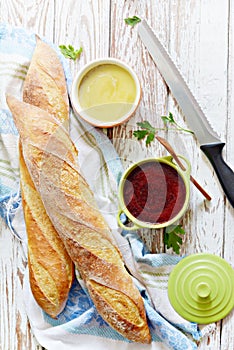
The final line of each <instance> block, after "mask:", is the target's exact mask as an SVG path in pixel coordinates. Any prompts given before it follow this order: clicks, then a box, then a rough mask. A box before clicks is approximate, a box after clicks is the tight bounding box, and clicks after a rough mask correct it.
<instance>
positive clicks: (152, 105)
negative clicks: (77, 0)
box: [110, 0, 169, 252]
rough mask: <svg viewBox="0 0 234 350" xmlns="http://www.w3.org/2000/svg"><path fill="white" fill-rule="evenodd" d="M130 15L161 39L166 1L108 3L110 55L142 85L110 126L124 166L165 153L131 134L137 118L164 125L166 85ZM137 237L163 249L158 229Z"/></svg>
mask: <svg viewBox="0 0 234 350" xmlns="http://www.w3.org/2000/svg"><path fill="white" fill-rule="evenodd" d="M156 14H157V18H160V20H158V21H155V18H156ZM134 15H138V16H139V17H140V18H142V19H143V18H147V20H148V21H149V23H150V24H152V25H153V27H154V29H155V30H156V31H157V32H158V33H159V35H160V37H161V38H162V40H163V41H164V42H165V41H166V38H167V35H168V31H169V27H168V26H169V23H168V18H169V2H168V1H163V0H161V1H151V2H150V1H149V2H147V1H142V2H140V1H139V2H137V1H127V2H126V1H116V2H113V3H112V6H111V34H112V36H111V43H110V45H111V46H110V55H111V56H112V57H116V58H119V59H121V60H123V61H124V62H126V63H127V64H129V65H130V66H131V67H132V68H133V69H134V70H135V72H136V73H137V75H138V77H139V80H140V83H141V86H142V99H141V102H140V105H139V107H138V109H137V111H136V113H135V115H134V116H133V117H132V118H131V119H130V120H129V122H128V123H126V124H124V125H121V126H118V127H116V128H114V129H113V133H112V140H113V144H114V146H115V148H116V149H117V152H118V153H119V155H120V157H121V158H122V160H123V165H124V167H125V168H126V167H127V166H129V165H130V164H131V162H133V161H136V160H138V159H142V158H145V157H151V156H156V157H160V156H162V155H165V150H164V149H163V148H162V146H161V145H160V144H159V143H157V142H155V143H154V144H153V145H152V146H151V147H148V148H147V147H146V146H145V142H141V143H140V142H139V141H137V140H136V138H134V136H133V130H136V129H137V125H136V123H137V122H138V121H143V120H148V121H149V122H150V123H151V124H152V125H153V126H154V127H156V128H162V127H164V125H163V122H162V119H161V118H160V116H161V115H164V114H165V113H166V111H167V95H168V90H167V87H166V86H165V84H164V81H163V79H162V77H161V75H160V73H159V71H158V70H157V67H156V66H155V64H154V63H153V62H152V60H151V58H150V56H149V54H148V52H147V50H146V49H145V48H144V46H143V44H142V43H141V41H140V39H139V38H138V35H137V29H136V28H134V27H133V28H132V27H130V26H128V25H126V24H125V22H124V19H125V18H127V17H132V16H134ZM123 140H124V142H123ZM141 237H142V239H143V240H144V241H145V243H146V245H147V246H148V248H150V249H151V251H154V252H162V251H163V250H164V245H163V235H162V231H160V230H157V231H155V230H152V231H150V232H149V231H147V230H143V231H141ZM152 242H153V245H152Z"/></svg>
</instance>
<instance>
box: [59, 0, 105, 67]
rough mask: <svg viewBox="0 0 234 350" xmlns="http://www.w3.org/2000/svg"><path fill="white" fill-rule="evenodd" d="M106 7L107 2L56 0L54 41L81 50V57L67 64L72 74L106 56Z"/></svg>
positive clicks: (102, 0)
mask: <svg viewBox="0 0 234 350" xmlns="http://www.w3.org/2000/svg"><path fill="white" fill-rule="evenodd" d="M109 7H110V1H109V0H98V1H75V0H68V1H56V3H55V18H54V31H55V38H54V42H55V43H56V44H58V45H60V44H66V45H68V44H71V45H73V46H74V47H75V48H79V47H80V46H82V48H83V52H82V54H81V56H80V58H79V59H78V60H77V61H75V62H74V61H72V60H71V61H70V68H71V71H72V74H74V73H75V72H77V71H78V70H79V69H80V68H81V67H83V65H84V64H86V63H87V62H89V61H91V60H93V59H97V58H101V57H106V56H108V52H109V36H110V33H109Z"/></svg>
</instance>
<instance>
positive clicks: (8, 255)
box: [0, 0, 234, 350]
mask: <svg viewBox="0 0 234 350" xmlns="http://www.w3.org/2000/svg"><path fill="white" fill-rule="evenodd" d="M133 15H138V16H139V17H141V18H146V19H147V20H148V22H149V24H150V25H151V26H152V27H153V28H154V30H155V31H156V32H157V33H158V35H159V37H160V38H161V40H162V42H163V43H164V45H165V46H166V47H167V48H168V50H169V52H170V53H171V55H172V57H173V58H174V60H175V61H176V62H177V64H178V65H179V67H180V68H181V71H182V73H183V74H184V76H185V78H186V80H187V81H188V82H189V85H190V86H191V88H192V90H193V92H194V93H195V95H196V96H197V98H198V100H199V101H200V104H201V106H202V107H203V109H204V111H205V112H206V114H207V116H208V119H209V120H210V122H211V123H212V125H213V127H214V129H215V130H216V131H217V132H218V134H219V135H220V137H221V139H222V140H223V141H224V142H226V147H225V150H224V157H225V158H226V160H227V162H228V163H229V164H230V165H234V141H233V138H232V137H233V136H234V116H233V115H234V103H233V101H234V1H233V0H141V1H140V0H139V1H137V0H135V1H134V0H132V1H130V0H64V1H62V0H53V1H52V0H40V1H32V0H5V1H3V0H1V2H0V22H8V23H10V24H11V25H14V26H15V25H16V26H22V27H24V28H26V29H27V30H28V31H30V32H32V33H38V34H39V35H41V36H45V37H46V38H47V39H48V40H50V41H52V42H54V43H55V44H72V45H73V46H75V47H77V48H78V47H79V46H80V45H81V46H82V47H83V54H82V55H81V57H80V59H79V60H78V61H77V62H73V61H72V62H70V67H71V70H72V72H73V73H74V72H75V71H77V70H78V69H79V68H81V67H82V66H83V65H84V64H85V63H86V62H88V61H90V60H91V59H94V58H99V57H107V56H112V57H116V58H119V59H122V60H124V61H125V62H126V63H128V64H129V65H131V66H132V67H133V68H134V69H135V70H136V72H137V74H138V76H139V78H140V81H141V84H142V89H143V96H142V101H141V104H140V106H139V108H138V110H137V113H136V115H135V116H134V117H133V118H132V119H131V120H130V121H129V122H128V123H127V124H126V125H122V126H119V127H116V128H114V129H113V130H109V131H108V135H109V136H110V138H112V140H113V143H114V145H115V147H116V149H117V151H118V152H119V154H120V156H121V157H123V160H124V159H127V160H129V159H130V158H131V159H136V157H137V156H139V155H140V157H141V156H145V155H150V154H154V155H157V156H160V155H164V154H166V152H165V150H163V148H162V147H161V146H160V145H159V144H157V143H156V142H155V143H154V145H153V146H151V147H150V148H148V149H146V147H145V145H144V143H141V144H140V143H139V142H136V140H133V136H132V130H134V129H136V122H137V121H141V120H144V119H147V120H149V121H150V122H151V124H152V125H154V126H155V127H158V128H162V127H163V125H162V121H161V118H160V116H161V115H165V114H167V113H168V111H171V112H172V113H173V114H174V116H175V118H176V120H177V121H178V122H179V123H180V124H182V125H184V126H186V122H185V119H184V117H183V114H182V112H181V110H180V109H179V107H178V106H177V104H176V103H175V101H174V99H173V97H172V95H171V94H170V92H169V91H168V89H167V87H166V85H165V84H164V81H163V79H162V77H161V76H160V74H159V72H158V70H157V67H156V66H155V65H154V63H153V62H152V60H151V58H150V56H149V54H148V53H147V52H146V51H145V49H144V47H143V45H142V44H141V42H140V40H139V39H138V37H137V31H136V29H135V28H131V27H129V26H127V25H126V24H125V23H124V18H126V17H129V16H133ZM161 135H162V136H166V137H167V138H168V140H169V141H170V142H171V144H172V145H173V146H174V147H175V148H176V150H177V152H178V153H181V154H184V155H185V156H187V157H188V158H189V159H190V161H191V163H192V174H193V176H194V177H195V178H196V179H197V180H198V181H199V182H200V183H201V184H202V185H203V186H204V188H205V189H206V190H207V191H208V192H209V193H210V194H211V196H212V201H211V202H210V203H209V202H207V201H205V200H204V199H203V197H202V196H201V194H200V193H199V192H198V191H197V190H196V188H195V187H194V186H192V187H191V201H190V205H189V209H188V211H187V213H186V215H185V216H184V218H183V221H182V222H181V223H182V225H183V226H184V228H185V230H186V232H187V233H186V236H185V238H184V242H183V248H182V250H181V253H185V252H186V253H188V254H190V253H195V252H210V253H214V254H217V255H219V256H222V257H224V258H225V259H226V260H227V261H228V262H229V263H231V264H234V258H233V257H234V244H233V237H234V209H233V208H232V207H231V206H230V205H229V203H228V201H227V200H226V198H225V197H224V195H223V191H222V189H221V187H220V185H219V183H218V181H217V178H216V175H215V174H214V172H213V170H212V168H211V166H210V164H209V162H208V160H207V159H206V158H205V156H204V155H203V154H202V152H201V151H200V149H199V145H198V143H197V142H196V139H195V137H193V136H190V135H185V134H181V133H180V134H178V133H176V132H170V131H169V132H168V134H165V132H163V131H162V132H161ZM123 139H124V140H125V142H123ZM139 150H140V152H139ZM142 236H143V239H145V241H146V243H147V244H148V246H149V247H150V248H151V250H152V251H154V252H162V251H165V248H164V245H163V239H162V237H163V233H162V232H153V233H151V235H150V236H149V233H148V232H144V233H143V234H142ZM0 252H1V256H0V278H1V284H0V293H1V294H0V332H1V334H0V349H1V350H15V349H18V350H26V349H27V350H35V349H41V347H40V345H38V344H37V342H36V340H35V339H34V337H33V335H32V333H31V332H30V326H29V323H28V321H27V317H26V314H25V311H24V306H23V301H22V277H23V273H24V269H25V265H26V262H25V260H24V258H23V256H22V250H21V246H20V244H19V242H18V241H16V240H15V239H14V238H13V237H12V236H11V235H10V233H9V231H8V230H7V229H6V228H5V226H4V225H3V223H2V225H1V231H0ZM199 349H202V350H205V349H206V350H208V349H210V350H218V349H221V350H233V349H234V314H233V312H232V313H231V314H230V315H229V316H227V317H226V318H225V319H224V320H223V321H220V322H218V323H217V328H216V331H215V332H213V334H211V335H210V336H209V337H208V338H206V339H204V340H203V341H202V342H201V344H200V345H199Z"/></svg>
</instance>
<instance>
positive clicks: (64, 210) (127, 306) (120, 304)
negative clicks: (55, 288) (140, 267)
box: [7, 96, 151, 343]
mask: <svg viewBox="0 0 234 350" xmlns="http://www.w3.org/2000/svg"><path fill="white" fill-rule="evenodd" d="M7 103H8V106H9V108H10V110H11V112H12V114H13V116H14V121H15V124H16V126H17V129H18V131H19V133H20V137H21V141H22V148H23V155H24V159H25V161H26V164H27V168H28V170H29V172H30V175H31V177H32V179H33V182H34V184H35V187H36V189H37V190H38V192H39V193H40V195H41V198H42V201H43V204H44V206H45V208H46V211H47V213H48V215H49V217H50V219H51V221H52V223H53V225H54V227H55V228H56V230H57V232H58V233H59V235H60V237H61V239H62V241H63V242H64V245H65V247H66V249H67V252H68V253H69V255H70V257H71V259H72V260H73V262H74V263H75V266H76V267H77V269H78V271H79V273H80V275H81V277H82V278H83V280H84V283H85V285H86V287H87V289H88V292H89V293H90V296H91V298H92V300H93V302H94V304H95V306H96V308H97V310H98V312H99V313H100V315H101V316H102V317H103V319H104V320H106V322H107V323H108V324H109V325H110V326H112V327H113V328H114V329H115V330H116V331H118V332H119V333H120V334H122V335H123V336H124V337H126V338H128V339H129V340H132V341H136V342H140V343H149V342H150V341H151V337H150V333H149V328H148V325H147V320H146V314H145V309H144V304H143V300H142V298H141V295H140V293H139V291H138V289H137V288H136V287H135V285H134V283H133V281H132V278H131V276H130V275H129V274H128V272H127V270H126V269H125V267H124V263H123V260H122V257H121V255H120V252H119V250H118V248H117V246H116V243H115V241H114V239H113V237H112V235H111V231H110V228H109V227H108V225H107V223H106V222H105V220H104V218H103V216H102V215H101V214H100V211H99V209H98V207H97V205H96V204H95V200H94V196H93V193H92V191H91V189H90V188H89V186H88V184H87V183H86V181H85V179H84V178H83V177H82V175H81V174H80V172H79V170H78V169H77V167H76V166H75V165H74V164H73V163H72V162H70V160H69V157H67V154H69V152H70V153H72V151H71V149H72V147H74V146H73V144H72V142H71V140H70V137H69V134H68V133H67V132H66V130H65V129H64V128H63V127H62V126H61V125H59V124H57V123H56V120H55V119H54V118H53V117H52V116H50V115H49V114H48V113H47V112H45V111H43V110H41V109H39V108H37V107H34V106H32V105H30V104H26V103H24V102H21V101H18V100H17V99H15V98H14V97H12V96H7ZM38 120H40V123H38ZM69 145H70V146H69Z"/></svg>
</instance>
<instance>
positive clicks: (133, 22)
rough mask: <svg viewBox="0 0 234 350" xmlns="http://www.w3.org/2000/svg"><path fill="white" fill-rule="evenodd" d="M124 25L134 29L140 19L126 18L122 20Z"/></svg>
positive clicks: (134, 17)
mask: <svg viewBox="0 0 234 350" xmlns="http://www.w3.org/2000/svg"><path fill="white" fill-rule="evenodd" d="M124 21H125V23H126V24H128V25H130V26H132V27H134V26H135V25H136V24H137V23H139V22H141V19H140V18H139V17H137V16H133V17H128V18H125V19H124Z"/></svg>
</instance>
